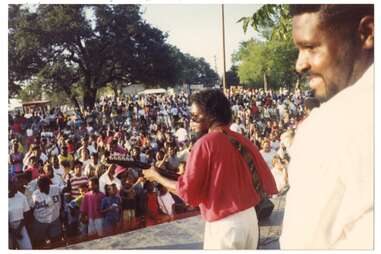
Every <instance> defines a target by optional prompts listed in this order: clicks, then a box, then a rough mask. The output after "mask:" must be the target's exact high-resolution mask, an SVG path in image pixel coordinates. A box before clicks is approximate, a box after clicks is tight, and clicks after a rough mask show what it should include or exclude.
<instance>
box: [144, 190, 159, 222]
mask: <svg viewBox="0 0 381 254" xmlns="http://www.w3.org/2000/svg"><path fill="white" fill-rule="evenodd" d="M147 208H148V210H150V212H151V213H152V214H153V216H155V217H156V216H158V215H159V205H158V203H157V197H156V194H155V193H147Z"/></svg>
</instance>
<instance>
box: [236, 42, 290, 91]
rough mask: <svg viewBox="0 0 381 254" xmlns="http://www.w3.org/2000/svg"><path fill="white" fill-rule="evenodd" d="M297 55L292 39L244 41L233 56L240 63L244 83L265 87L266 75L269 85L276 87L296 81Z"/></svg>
mask: <svg viewBox="0 0 381 254" xmlns="http://www.w3.org/2000/svg"><path fill="white" fill-rule="evenodd" d="M296 57H297V50H296V49H295V47H294V46H293V44H292V42H290V41H285V42H281V41H270V42H259V41H255V40H251V41H247V42H244V43H242V44H241V46H240V49H239V50H238V52H236V53H235V55H234V57H233V58H234V60H235V61H236V62H239V64H240V65H239V67H238V76H239V79H240V81H241V83H242V84H246V85H255V86H258V87H263V85H264V75H266V78H267V82H268V84H269V86H270V87H271V88H276V87H280V86H290V85H291V84H293V83H294V82H295V80H296V78H297V76H296V75H295V72H294V63H295V60H296Z"/></svg>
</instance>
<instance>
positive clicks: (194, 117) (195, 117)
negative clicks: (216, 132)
mask: <svg viewBox="0 0 381 254" xmlns="http://www.w3.org/2000/svg"><path fill="white" fill-rule="evenodd" d="M190 120H191V121H192V122H194V123H201V122H203V121H204V120H205V118H204V117H200V116H199V115H193V114H192V115H191V118H190Z"/></svg>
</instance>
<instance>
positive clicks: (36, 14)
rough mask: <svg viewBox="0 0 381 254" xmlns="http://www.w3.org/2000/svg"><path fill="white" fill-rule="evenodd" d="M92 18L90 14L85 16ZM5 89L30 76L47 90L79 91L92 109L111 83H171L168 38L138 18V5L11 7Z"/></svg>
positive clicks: (12, 87)
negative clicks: (44, 83) (73, 86)
mask: <svg viewBox="0 0 381 254" xmlns="http://www.w3.org/2000/svg"><path fill="white" fill-rule="evenodd" d="M89 13H90V14H89ZM9 16H10V22H9V29H8V34H9V59H10V62H9V69H10V70H9V73H10V75H9V76H10V78H9V87H10V90H11V91H12V92H17V91H18V89H19V88H20V86H21V84H22V83H23V82H26V81H28V80H30V79H32V78H33V77H38V79H40V80H43V81H45V82H46V83H47V84H49V85H46V87H48V86H51V88H52V89H57V90H60V91H65V92H66V93H67V94H68V96H69V97H72V95H71V94H70V91H71V89H68V88H69V87H70V86H72V85H79V86H80V87H81V88H82V90H83V96H84V97H83V104H84V107H90V108H92V107H93V105H94V102H95V98H96V94H97V90H98V89H100V88H102V87H105V86H106V85H107V84H109V83H111V82H116V83H123V84H128V83H131V82H139V83H147V84H150V85H151V84H154V83H166V82H168V83H174V82H175V78H174V75H170V74H171V73H172V70H175V65H174V64H173V61H172V59H171V58H170V57H169V52H170V47H169V45H168V44H166V43H165V40H166V36H167V35H166V34H164V33H162V32H161V31H160V30H158V29H156V28H154V27H152V26H151V25H150V24H148V23H146V22H145V21H144V20H142V18H141V12H140V6H139V5H39V6H38V7H37V9H36V10H35V11H31V10H29V9H27V8H24V7H23V6H20V5H10V7H9Z"/></svg>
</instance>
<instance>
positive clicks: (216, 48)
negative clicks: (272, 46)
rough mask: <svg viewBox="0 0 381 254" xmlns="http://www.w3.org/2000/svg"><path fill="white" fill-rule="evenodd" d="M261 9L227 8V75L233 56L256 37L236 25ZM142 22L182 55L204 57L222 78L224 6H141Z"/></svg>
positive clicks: (231, 6) (257, 7)
mask: <svg viewBox="0 0 381 254" xmlns="http://www.w3.org/2000/svg"><path fill="white" fill-rule="evenodd" d="M259 7H260V5H255V4H251V5H248V4H225V5H224V19H225V56H226V71H228V70H229V69H230V67H231V64H232V62H231V55H232V54H233V52H234V51H237V50H238V49H239V44H240V42H241V41H246V40H249V39H251V38H253V37H254V36H256V34H255V32H254V31H253V29H252V28H249V29H248V30H247V32H246V34H245V33H244V31H243V28H242V23H241V22H240V23H237V21H238V20H239V19H240V18H241V17H244V16H250V15H252V14H253V13H254V12H255V11H256V10H257V9H259ZM142 11H143V18H144V19H145V20H146V21H147V22H148V23H150V24H152V25H153V26H155V27H157V28H158V29H160V30H161V31H163V32H167V33H168V39H167V41H168V42H169V43H170V44H172V45H174V46H176V47H178V48H179V49H180V50H181V51H182V52H183V53H189V54H190V55H192V56H194V57H203V58H205V60H206V61H207V62H208V63H209V64H210V66H211V67H212V69H214V70H215V69H216V66H217V72H218V73H219V74H220V75H221V74H222V72H223V54H222V8H221V4H197V5H196V4H148V5H145V4H143V5H142Z"/></svg>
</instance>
